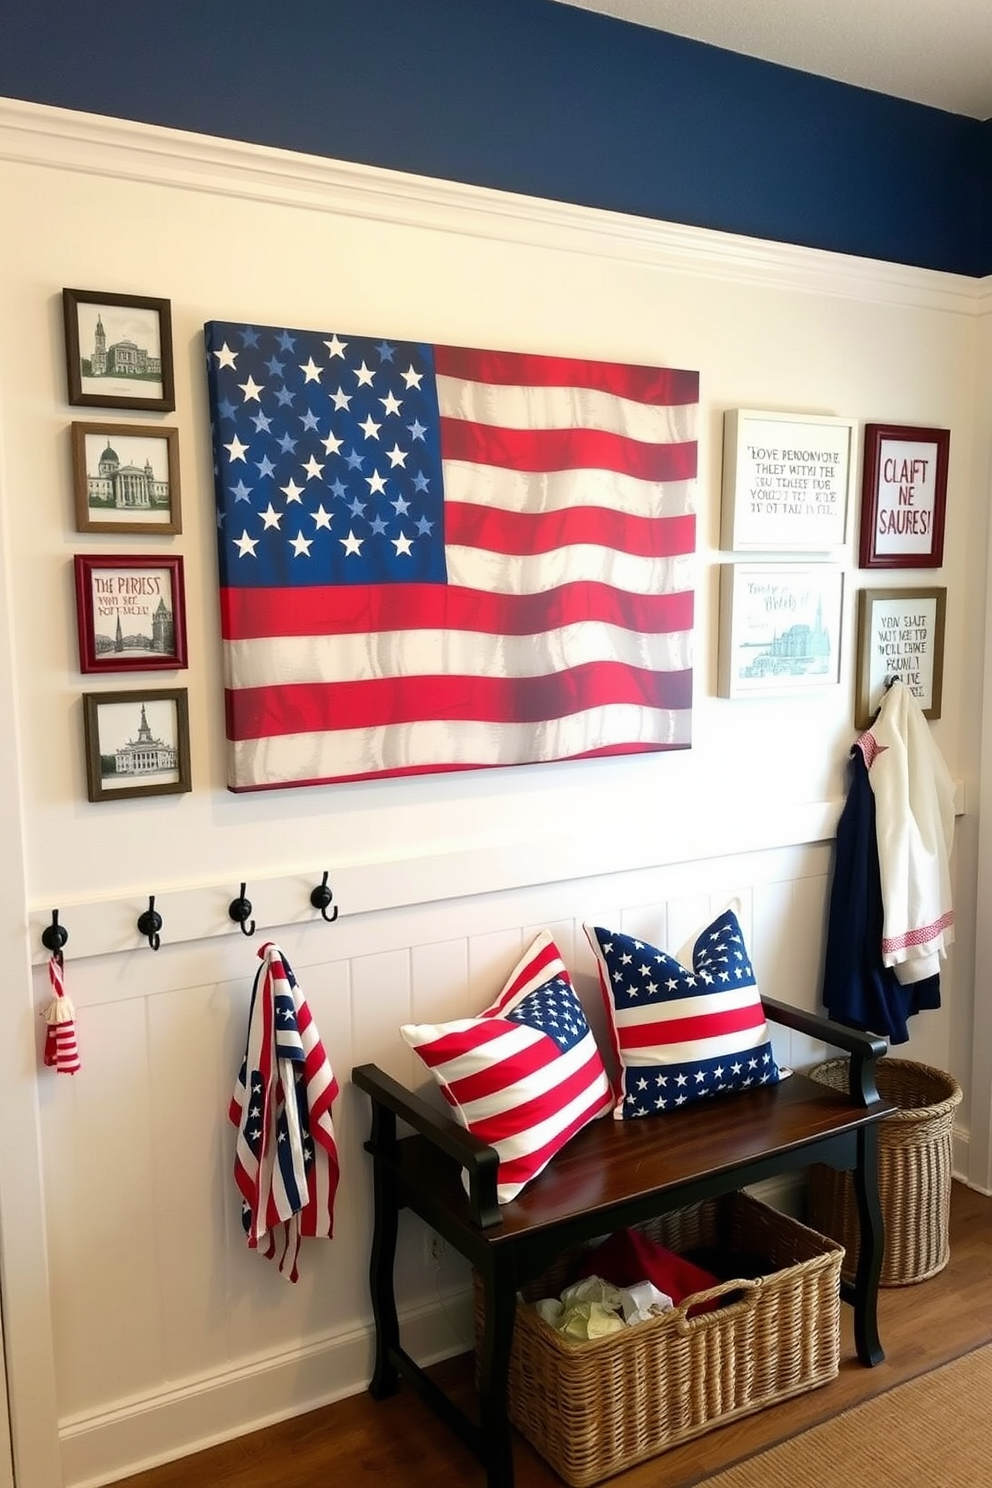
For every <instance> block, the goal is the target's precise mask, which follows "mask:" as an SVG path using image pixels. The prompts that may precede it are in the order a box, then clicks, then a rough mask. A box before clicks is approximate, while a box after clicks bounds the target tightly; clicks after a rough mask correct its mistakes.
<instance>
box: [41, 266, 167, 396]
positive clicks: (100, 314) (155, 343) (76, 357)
mask: <svg viewBox="0 0 992 1488" xmlns="http://www.w3.org/2000/svg"><path fill="white" fill-rule="evenodd" d="M62 311H63V316H64V319H65V352H66V372H67V376H68V385H69V402H70V403H72V404H73V405H75V406H78V407H87V408H143V409H147V410H150V411H155V412H158V413H168V412H170V411H171V410H172V409H173V408H175V406H176V395H175V387H174V379H173V371H172V311H171V306H170V303H169V301H168V300H159V299H151V298H149V297H148V296H147V295H122V294H110V293H108V292H105V291H98V290H92V289H63V291H62Z"/></svg>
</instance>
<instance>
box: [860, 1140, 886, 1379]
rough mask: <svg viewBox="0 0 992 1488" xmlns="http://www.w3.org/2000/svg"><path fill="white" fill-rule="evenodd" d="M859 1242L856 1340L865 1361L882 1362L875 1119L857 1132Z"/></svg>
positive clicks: (881, 1235)
mask: <svg viewBox="0 0 992 1488" xmlns="http://www.w3.org/2000/svg"><path fill="white" fill-rule="evenodd" d="M853 1179H854V1197H855V1200H856V1202H857V1206H858V1222H859V1226H860V1242H859V1245H858V1265H857V1269H856V1271H855V1273H854V1286H853V1295H852V1300H853V1303H854V1343H855V1347H856V1348H857V1351H858V1358H859V1359H860V1360H861V1362H862V1364H868V1365H874V1364H881V1362H882V1360H883V1359H884V1358H885V1352H884V1350H883V1348H882V1344H881V1341H880V1339H879V1336H878V1281H879V1277H880V1276H881V1274H882V1258H883V1255H884V1250H885V1226H884V1222H883V1219H882V1206H881V1203H880V1201H879V1197H878V1126H877V1125H876V1124H875V1123H874V1122H873V1123H872V1124H871V1125H870V1126H863V1127H862V1128H861V1130H860V1131H859V1132H858V1164H857V1167H856V1168H855V1170H854V1174H853Z"/></svg>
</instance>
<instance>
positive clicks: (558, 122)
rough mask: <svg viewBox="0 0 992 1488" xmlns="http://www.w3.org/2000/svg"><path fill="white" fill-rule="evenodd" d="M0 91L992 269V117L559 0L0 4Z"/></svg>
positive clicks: (915, 259)
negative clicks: (837, 79) (948, 109)
mask: <svg viewBox="0 0 992 1488" xmlns="http://www.w3.org/2000/svg"><path fill="white" fill-rule="evenodd" d="M0 94H3V95H6V96H8V97H11V98H20V99H27V100H31V101H34V102H39V103H49V104H56V105H60V106H62V107H66V108H73V109H82V110H86V111H88V112H91V113H98V114H109V115H116V116H118V117H122V118H127V119H136V120H142V121H144V122H147V123H154V124H164V125H171V126H174V127H177V128H181V129H191V130H196V131H199V132H201V133H205V134H212V135H220V136H224V137H227V138H233V139H240V140H246V141H250V142H253V143H259V144H267V145H277V146H282V147H285V148H287V149H292V150H301V151H305V152H308V153H311V154H316V155H324V156H329V157H333V158H336V159H342V160H352V161H360V162H364V163H367V164H372V165H380V166H387V167H392V168H395V169H400V170H408V171H414V172H418V173H420V174H423V175H428V176H435V177H440V178H444V179H449V180H457V181H466V182H472V183H475V184H478V185H484V186H494V187H500V188H503V189H506V190H510V191H518V192H523V193H525V194H528V195H532V196H540V197H548V198H552V199H557V200H562V201H568V202H576V203H582V204H585V205H588V206H595V207H604V208H608V209H612V210H616V211H621V212H630V213H635V214H637V215H640V216H644V217H653V218H658V219H662V220H668V221H673V222H681V223H690V224H695V225H698V226H703V227H711V228H718V229H722V230H725V231H730V232H737V233H746V234H750V235H753V236H755V237H759V238H769V239H776V240H779V241H783V242H791V243H799V244H804V245H807V246H812V247H819V248H830V249H835V250H838V251H840V252H845V253H855V254H862V255H865V256H867V257H871V258H879V259H887V260H891V261H894V262H900V263H908V264H916V265H920V266H922V267H927V268H935V269H946V270H950V271H952V272H956V273H962V274H968V275H981V274H985V273H988V272H990V271H992V231H990V227H989V218H988V214H987V213H986V210H985V197H986V195H987V192H988V187H989V184H990V182H992V121H984V122H980V121H978V120H974V119H967V118H963V117H960V116H957V115H954V114H948V113H944V112H942V111H940V110H938V109H932V108H926V107H924V106H922V105H919V104H912V103H906V102H904V101H902V100H899V99H894V98H889V97H886V96H885V95H882V94H878V93H870V92H867V91H866V90H863V89H859V88H852V87H849V86H847V85H846V84H842V83H834V82H830V81H827V80H825V79H822V78H817V77H813V76H811V75H809V74H807V73H801V72H796V71H793V70H792V69H789V68H784V67H778V66H775V65H772V64H770V63H764V62H759V61H755V60H754V59H751V58H746V57H741V56H737V55H735V54H734V53H731V52H726V51H722V50H720V49H718V48H715V47H709V46H704V45H702V44H700V43H697V42H692V41H687V40H684V39H682V38H680V37H675V36H670V35H667V34H665V33H662V32H658V31H653V30H648V29H646V28H643V27H639V26H633V25H628V24H626V23H624V22H620V21H615V20H612V19H608V18H606V17H602V16H598V15H593V14H590V13H589V12H586V11H583V10H577V9H574V8H573V7H571V6H568V5H559V4H555V3H553V0H283V3H282V5H281V6H279V7H278V8H277V7H276V6H274V5H273V4H272V3H271V0H237V3H235V0H170V3H169V4H152V3H147V0H146V3H141V0H29V3H24V0H18V3H16V4H15V3H13V0H0Z"/></svg>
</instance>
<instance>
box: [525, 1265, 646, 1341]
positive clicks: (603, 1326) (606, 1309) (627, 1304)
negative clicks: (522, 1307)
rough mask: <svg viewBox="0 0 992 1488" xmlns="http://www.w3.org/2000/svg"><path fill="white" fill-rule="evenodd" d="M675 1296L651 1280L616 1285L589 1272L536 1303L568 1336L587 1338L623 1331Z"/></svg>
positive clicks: (546, 1318) (548, 1320) (550, 1323)
mask: <svg viewBox="0 0 992 1488" xmlns="http://www.w3.org/2000/svg"><path fill="white" fill-rule="evenodd" d="M671 1306H672V1299H671V1297H666V1296H665V1295H664V1294H663V1293H661V1292H659V1291H658V1288H657V1287H656V1286H654V1285H653V1284H652V1283H651V1282H650V1281H642V1282H639V1283H638V1284H637V1285H636V1286H631V1287H616V1286H614V1285H613V1284H612V1283H611V1282H608V1281H604V1280H603V1278H602V1277H600V1276H586V1277H583V1278H582V1280H581V1281H576V1282H574V1283H573V1284H572V1285H571V1286H568V1287H566V1288H565V1290H564V1291H563V1292H562V1294H561V1296H560V1297H542V1298H541V1300H540V1301H538V1302H535V1303H534V1308H535V1311H536V1312H537V1314H538V1316H539V1317H541V1318H543V1319H544V1321H545V1322H546V1323H547V1324H548V1326H549V1327H551V1328H554V1329H555V1331H556V1332H558V1333H561V1334H563V1335H564V1336H565V1337H566V1338H572V1339H582V1340H587V1339H591V1338H604V1337H605V1336H606V1335H607V1334H609V1333H620V1332H622V1331H623V1329H624V1328H625V1327H629V1326H631V1325H632V1324H634V1323H640V1322H646V1321H648V1319H650V1318H652V1317H657V1316H658V1315H659V1314H660V1313H662V1312H667V1311H668V1310H669V1309H670V1308H671Z"/></svg>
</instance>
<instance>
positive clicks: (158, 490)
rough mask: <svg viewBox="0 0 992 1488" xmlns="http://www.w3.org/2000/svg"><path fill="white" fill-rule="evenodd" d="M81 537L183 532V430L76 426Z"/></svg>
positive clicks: (76, 489) (75, 479)
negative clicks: (180, 495) (103, 533)
mask: <svg viewBox="0 0 992 1488" xmlns="http://www.w3.org/2000/svg"><path fill="white" fill-rule="evenodd" d="M71 434H72V483H73V492H74V494H75V499H76V531H77V532H122V533H131V534H134V535H135V536H141V537H143V536H145V534H146V533H147V534H155V533H163V534H170V533H177V532H182V530H183V525H182V516H181V511H180V501H179V430H178V429H163V428H159V427H158V426H156V425H150V426H149V427H148V428H142V427H141V425H140V424H73V425H72V429H71Z"/></svg>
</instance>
